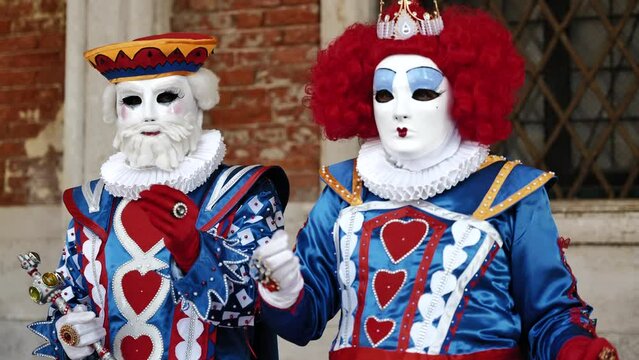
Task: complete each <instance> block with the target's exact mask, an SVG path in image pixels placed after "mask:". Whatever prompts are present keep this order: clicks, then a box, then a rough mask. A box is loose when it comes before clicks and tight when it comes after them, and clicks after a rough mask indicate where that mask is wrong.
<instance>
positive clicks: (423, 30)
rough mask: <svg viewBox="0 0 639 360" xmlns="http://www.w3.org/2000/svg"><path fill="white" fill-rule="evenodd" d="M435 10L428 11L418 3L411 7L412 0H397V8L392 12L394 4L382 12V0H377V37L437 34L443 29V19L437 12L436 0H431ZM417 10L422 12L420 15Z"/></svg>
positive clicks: (393, 37)
mask: <svg viewBox="0 0 639 360" xmlns="http://www.w3.org/2000/svg"><path fill="white" fill-rule="evenodd" d="M433 3H434V4H435V11H433V12H432V13H429V12H428V11H426V10H424V9H423V8H422V7H421V6H419V4H416V5H414V7H416V8H417V10H415V9H414V8H413V9H411V5H413V1H412V0H397V4H398V5H399V10H397V11H395V12H394V13H392V11H393V8H396V7H395V6H391V7H390V9H389V10H390V11H389V13H387V14H384V1H383V0H380V2H379V19H378V20H377V37H378V38H380V39H395V40H406V39H408V38H410V37H412V36H413V35H417V34H421V35H428V36H435V35H439V34H440V33H441V32H442V30H444V21H443V20H442V17H441V15H440V13H439V5H438V4H437V0H433ZM418 11H419V12H422V13H423V14H422V15H420V14H419V13H418ZM391 13H392V15H391Z"/></svg>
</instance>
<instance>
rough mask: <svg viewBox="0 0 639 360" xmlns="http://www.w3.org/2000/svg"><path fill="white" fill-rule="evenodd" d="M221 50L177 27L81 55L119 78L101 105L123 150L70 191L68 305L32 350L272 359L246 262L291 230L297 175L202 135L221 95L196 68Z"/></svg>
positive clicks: (65, 354) (150, 358)
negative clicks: (291, 182) (234, 161)
mask: <svg viewBox="0 0 639 360" xmlns="http://www.w3.org/2000/svg"><path fill="white" fill-rule="evenodd" d="M216 42H217V41H216V39H215V38H214V37H211V36H208V35H202V34H192V33H169V34H162V35H156V36H150V37H146V38H141V39H137V40H134V41H129V42H124V43H117V44H111V45H106V46H102V47H100V48H97V49H94V50H90V51H88V52H87V53H85V57H86V58H87V60H88V61H89V62H90V63H91V65H93V66H94V67H95V68H96V69H97V70H98V71H100V73H101V74H102V75H104V76H105V77H106V78H107V79H108V80H109V81H110V84H109V85H107V87H106V89H105V91H104V94H103V109H102V110H103V118H104V120H105V121H107V122H113V123H115V126H116V128H117V132H116V137H115V140H114V143H113V145H114V147H115V148H116V149H117V150H118V152H117V153H116V154H114V155H113V156H111V157H110V158H109V159H108V160H107V161H106V162H105V163H104V164H103V165H102V167H101V171H100V179H99V180H95V181H91V182H89V183H87V184H85V185H84V186H81V187H77V188H73V189H69V190H67V191H66V192H65V193H64V203H65V206H66V207H67V209H68V211H69V213H70V214H71V215H72V217H73V220H72V222H71V224H70V225H69V228H68V231H67V239H66V242H65V248H64V251H63V256H62V260H61V262H60V267H59V268H58V270H57V271H58V272H59V273H60V274H63V275H64V278H65V280H66V286H68V287H67V288H66V289H65V291H64V292H63V294H64V297H65V299H66V301H67V302H68V303H69V304H70V307H72V311H70V312H69V313H67V314H64V315H63V314H61V313H60V312H59V311H57V310H55V309H54V308H51V310H50V312H49V317H48V319H47V320H46V321H42V322H37V323H34V324H32V325H30V328H31V329H32V330H33V331H34V332H35V333H37V334H38V335H40V336H42V337H44V338H45V339H46V340H47V343H46V344H44V345H43V346H41V347H39V348H38V349H37V350H36V351H34V354H35V355H38V356H44V357H49V358H54V359H67V358H69V359H85V358H88V357H90V356H94V355H95V354H93V355H92V353H93V352H94V349H93V348H92V347H91V346H89V345H91V344H92V343H95V342H100V343H101V344H102V345H103V348H104V349H106V350H108V351H109V352H110V353H111V354H112V355H113V356H114V357H115V358H116V359H118V360H129V359H133V360H142V359H146V360H161V359H189V360H194V359H224V360H235V359H237V360H240V359H242V360H248V359H252V358H255V356H259V358H260V359H277V342H276V341H277V340H276V336H275V334H274V333H273V332H272V331H270V330H268V329H266V328H265V327H264V326H263V325H262V324H261V323H260V321H259V319H256V317H255V316H256V313H255V312H256V309H257V301H256V300H257V299H258V296H257V288H256V286H255V284H254V282H253V280H252V279H251V278H250V277H249V276H248V264H249V259H250V256H251V254H252V251H253V249H255V248H256V247H257V245H258V244H259V243H263V242H266V241H268V240H269V238H270V237H271V235H272V233H273V232H274V231H275V230H277V229H282V227H283V222H282V220H281V219H282V211H283V209H284V206H285V204H286V202H287V199H288V181H287V180H286V175H285V174H284V172H283V171H282V169H281V168H279V167H263V166H257V165H252V166H230V165H226V164H224V163H223V162H222V161H223V159H224V155H225V152H226V146H225V144H224V140H223V138H222V134H221V133H220V132H219V131H218V130H208V131H203V130H202V122H203V116H204V111H206V110H209V109H211V108H213V107H214V106H215V105H216V104H217V103H218V101H219V94H218V78H217V76H216V75H215V74H213V73H212V72H211V71H210V70H207V69H205V68H203V67H201V66H202V65H203V64H204V62H205V61H206V60H207V59H208V57H209V55H210V54H211V53H212V51H213V48H214V47H215V45H216ZM220 120H222V121H223V120H224V119H220ZM79 165H81V164H79ZM67 290H68V291H67ZM98 355H99V356H100V357H102V356H106V355H105V354H98Z"/></svg>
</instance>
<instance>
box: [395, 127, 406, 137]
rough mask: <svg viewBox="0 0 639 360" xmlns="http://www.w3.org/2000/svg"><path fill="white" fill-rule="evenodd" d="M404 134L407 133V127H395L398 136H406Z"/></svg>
mask: <svg viewBox="0 0 639 360" xmlns="http://www.w3.org/2000/svg"><path fill="white" fill-rule="evenodd" d="M406 134H408V129H407V128H397V135H399V137H406Z"/></svg>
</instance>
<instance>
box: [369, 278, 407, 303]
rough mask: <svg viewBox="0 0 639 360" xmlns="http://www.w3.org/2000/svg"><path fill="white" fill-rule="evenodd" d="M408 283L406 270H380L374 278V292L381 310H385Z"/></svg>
mask: <svg viewBox="0 0 639 360" xmlns="http://www.w3.org/2000/svg"><path fill="white" fill-rule="evenodd" d="M405 281H406V270H396V271H390V270H379V271H378V272H376V273H375V275H374V276H373V291H374V292H375V298H376V299H377V303H378V304H379V307H380V309H382V310H384V308H386V306H388V304H390V302H391V301H393V299H394V298H395V296H396V295H397V293H398V292H399V290H400V289H401V288H402V286H404V282H405Z"/></svg>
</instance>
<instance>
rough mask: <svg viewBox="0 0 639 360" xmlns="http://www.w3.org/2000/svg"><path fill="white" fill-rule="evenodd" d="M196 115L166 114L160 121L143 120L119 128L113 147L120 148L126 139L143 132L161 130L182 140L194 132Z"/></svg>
mask: <svg viewBox="0 0 639 360" xmlns="http://www.w3.org/2000/svg"><path fill="white" fill-rule="evenodd" d="M194 123H195V115H193V114H189V115H187V116H175V115H166V116H164V117H163V118H162V119H160V120H159V121H153V122H142V123H138V124H133V125H130V126H127V127H125V128H122V129H119V130H118V132H117V134H116V136H115V139H114V140H113V147H115V148H119V147H120V145H121V144H122V141H123V140H124V139H127V138H130V137H133V136H136V135H139V134H141V133H143V132H155V131H159V132H161V133H162V134H164V135H166V136H168V137H169V138H170V139H171V140H172V141H174V142H181V141H183V140H184V139H186V138H188V137H189V136H190V135H191V133H192V132H193V128H194V126H193V124H194Z"/></svg>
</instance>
